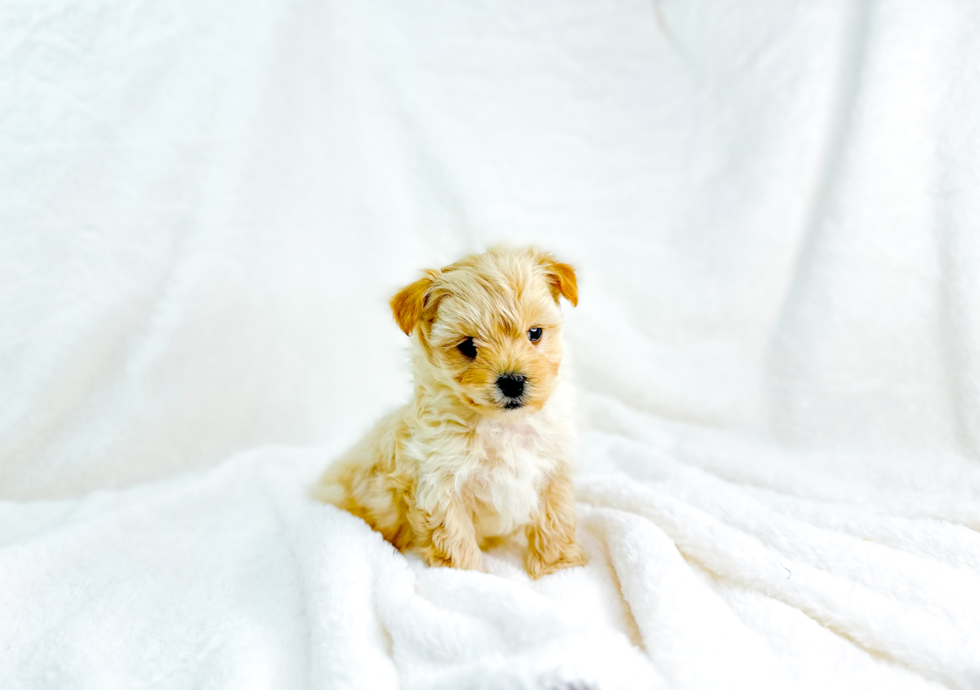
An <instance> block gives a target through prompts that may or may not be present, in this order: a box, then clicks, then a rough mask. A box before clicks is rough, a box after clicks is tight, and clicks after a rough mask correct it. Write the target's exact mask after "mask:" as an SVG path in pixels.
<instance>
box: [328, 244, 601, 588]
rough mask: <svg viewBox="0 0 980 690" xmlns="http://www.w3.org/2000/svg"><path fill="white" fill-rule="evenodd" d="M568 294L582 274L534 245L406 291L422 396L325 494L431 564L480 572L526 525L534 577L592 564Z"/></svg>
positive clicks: (404, 320)
mask: <svg viewBox="0 0 980 690" xmlns="http://www.w3.org/2000/svg"><path fill="white" fill-rule="evenodd" d="M559 297H564V298H565V299H567V300H568V301H569V302H571V303H572V304H573V305H574V304H576V303H577V302H578V288H577V286H576V282H575V272H574V270H573V269H572V267H571V266H568V265H567V264H562V263H558V262H557V261H555V260H554V259H553V258H552V257H551V256H550V255H548V254H545V253H543V252H541V251H538V250H537V249H533V248H529V249H493V250H490V251H489V252H486V253H484V254H476V255H473V256H468V257H466V258H465V259H462V260H461V261H458V262H457V263H454V264H452V265H450V266H446V267H445V268H443V269H442V270H438V271H436V270H430V271H426V276H425V277H424V278H422V279H421V280H419V281H418V282H415V283H412V284H411V285H409V286H408V287H406V288H405V289H404V290H402V291H401V292H399V293H398V294H397V295H395V297H394V298H393V299H392V300H391V308H392V310H393V311H394V314H395V320H396V321H397V322H398V325H399V326H401V328H402V330H403V331H405V333H406V334H408V335H409V336H410V337H411V357H412V364H413V365H414V369H415V395H414V398H413V399H412V401H411V402H410V403H408V404H407V405H405V406H404V407H402V408H401V409H399V410H397V411H396V412H394V413H393V414H391V415H389V416H387V417H386V418H384V419H382V420H381V422H380V423H379V424H378V425H377V426H376V427H375V428H374V430H373V431H372V432H371V433H370V434H368V436H367V437H366V438H364V439H363V440H362V441H361V442H360V443H359V444H358V445H357V446H355V447H354V448H353V449H351V451H349V452H348V454H347V455H346V456H344V457H343V458H341V459H340V460H338V461H337V462H336V463H334V464H333V465H331V466H330V467H329V468H328V470H327V472H326V474H325V475H324V476H323V478H322V479H321V481H320V483H319V485H318V486H317V487H316V490H315V495H316V496H317V497H318V498H320V499H321V500H324V501H327V502H329V503H333V504H335V505H337V506H339V507H341V508H343V509H345V510H348V511H350V512H351V513H353V514H354V515H357V516H358V517H361V518H363V519H364V520H365V521H366V522H367V523H368V524H369V525H371V527H373V528H374V529H376V530H377V531H379V532H381V534H383V535H384V537H385V539H387V540H388V541H390V542H391V543H392V544H394V545H395V547H397V548H398V549H401V550H406V549H410V548H415V549H417V550H418V551H419V552H420V553H421V555H422V556H423V557H424V558H425V560H426V561H427V562H428V563H429V564H431V565H442V566H450V567H455V568H470V569H479V568H480V567H481V564H482V556H481V554H480V548H481V547H482V546H486V545H488V544H490V543H493V542H494V541H496V540H498V539H500V538H503V537H506V536H508V535H510V534H512V533H514V532H515V531H516V530H518V529H519V528H521V527H525V531H526V533H527V541H528V553H527V558H526V561H525V567H526V568H527V572H528V574H529V575H530V576H531V577H533V578H538V577H541V576H542V575H546V574H548V573H550V572H553V571H555V570H558V569H559V568H567V567H571V566H576V565H582V564H584V563H585V562H586V557H585V554H584V552H583V551H582V549H581V547H580V546H579V545H578V544H577V543H576V542H575V505H574V497H573V494H572V482H571V466H570V453H571V445H572V442H573V438H574V436H573V429H572V411H571V406H570V402H571V401H570V400H569V393H570V391H569V390H568V385H569V384H568V383H567V382H566V381H564V380H563V377H562V370H561V366H560V365H561V359H562V342H561V324H562V316H561V309H560V307H559V304H558V299H559Z"/></svg>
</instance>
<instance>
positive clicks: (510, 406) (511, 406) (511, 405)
mask: <svg viewBox="0 0 980 690" xmlns="http://www.w3.org/2000/svg"><path fill="white" fill-rule="evenodd" d="M522 407H524V401H523V400H510V401H508V402H506V403H504V409H505V410H517V409H520V408H522Z"/></svg>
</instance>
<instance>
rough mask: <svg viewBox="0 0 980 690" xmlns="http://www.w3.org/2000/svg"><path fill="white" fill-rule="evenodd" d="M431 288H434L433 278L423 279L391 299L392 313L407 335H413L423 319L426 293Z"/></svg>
mask: <svg viewBox="0 0 980 690" xmlns="http://www.w3.org/2000/svg"><path fill="white" fill-rule="evenodd" d="M430 287H432V278H429V277H426V278H422V279H421V280H417V281H415V282H414V283H412V284H411V285H409V286H408V287H405V288H403V289H402V290H401V292H399V293H398V294H397V295H395V296H394V297H392V298H391V311H392V312H393V313H394V315H395V321H397V322H398V327H399V328H401V329H402V330H403V331H405V335H411V334H412V331H413V330H415V327H416V326H417V325H418V323H419V321H420V320H421V319H422V310H423V309H425V297H426V292H427V291H428V289H429V288H430Z"/></svg>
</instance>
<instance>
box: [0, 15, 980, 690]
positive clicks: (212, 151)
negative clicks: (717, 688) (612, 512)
mask: <svg viewBox="0 0 980 690" xmlns="http://www.w3.org/2000/svg"><path fill="white" fill-rule="evenodd" d="M978 31H980V10H978V8H977V7H976V6H975V4H974V3H972V2H970V1H969V0H962V1H961V2H956V1H955V0H901V1H894V2H871V1H868V2H854V1H853V0H826V1H824V2H818V3H814V2H805V1H802V0H800V1H799V2H786V1H785V0H741V1H738V0H710V1H708V0H685V1H680V0H643V1H641V0H575V1H574V2H570V1H569V0H542V1H540V2H535V3H529V2H522V1H520V0H507V1H505V2H500V1H494V2H490V1H483V0H478V1H472V2H454V1H451V0H426V1H425V2H415V3H403V2H395V1H394V0H370V1H364V2H361V1H357V2H319V1H313V0H249V1H248V2H240V3H236V4H234V6H233V7H232V6H230V5H229V4H228V3H225V2H218V1H217V0H175V1H172V2H163V3H152V2H141V1H137V2H122V1H119V0H92V1H91V2H87V3H77V2H73V1H72V0H40V1H39V0H7V1H6V2H5V3H4V6H3V8H2V9H0V498H4V499H8V500H23V499H67V498H76V497H81V496H84V495H86V494H88V493H89V492H91V491H93V490H96V489H115V488H119V487H126V486H131V485H134V484H139V483H143V482H147V481H149V480H156V479H161V478H167V477H175V476H181V475H180V473H181V472H184V471H187V470H192V469H196V468H204V467H208V466H215V465H217V464H218V463H221V462H222V461H224V460H225V459H226V458H228V457H229V456H230V455H231V454H232V453H234V452H236V451H240V450H246V449H251V448H258V447H262V446H265V445H267V444H279V445H289V446H294V447H301V448H306V449H320V450H313V451H312V455H311V459H310V460H309V465H308V466H309V467H313V466H320V465H325V464H326V462H328V461H329V459H330V457H331V456H332V455H333V454H335V453H336V452H337V450H338V449H340V448H342V447H343V446H344V445H346V444H347V443H349V442H350V441H352V440H353V439H354V438H355V437H356V436H357V435H358V434H359V433H361V431H363V429H364V428H365V427H366V426H367V425H368V424H370V423H371V421H372V420H374V419H375V418H376V417H377V416H378V415H379V414H380V413H382V412H383V411H384V410H386V409H388V408H390V407H391V406H393V405H395V404H398V403H400V402H402V401H403V400H404V399H405V398H406V396H407V394H408V391H409V374H408V371H407V369H406V363H405V361H404V360H405V356H404V344H405V338H404V336H403V334H401V332H400V331H399V330H398V328H397V327H396V325H395V324H394V322H393V320H392V319H391V316H390V313H389V311H388V308H387V299H388V297H390V295H391V294H393V292H394V291H395V290H397V289H398V288H399V287H401V286H402V285H403V284H406V283H408V282H410V281H412V280H414V279H415V278H416V277H417V275H418V272H419V270H420V269H422V268H426V267H437V266H441V265H443V264H445V263H448V262H451V261H453V260H455V259H456V258H458V257H459V256H461V255H462V254H465V253H468V252H471V251H476V250H480V249H482V248H484V247H486V246H488V245H491V244H495V243H498V242H507V243H511V244H527V243H534V244H538V245H540V246H541V247H543V248H545V249H548V250H551V251H553V252H555V253H556V254H557V255H558V256H559V257H560V258H562V259H563V260H567V261H569V262H570V263H573V264H574V265H575V266H576V267H577V268H578V270H579V276H580V295H581V303H580V306H579V307H578V308H577V309H575V310H572V309H567V310H566V331H567V338H568V341H569V349H570V350H571V352H572V353H573V355H574V360H575V369H576V372H577V380H578V382H579V388H580V391H581V393H582V395H581V397H582V428H583V430H584V431H585V434H584V437H583V438H584V444H585V445H584V451H583V458H582V465H583V470H584V471H585V473H586V474H587V475H596V476H602V475H604V474H606V475H608V474H609V473H610V472H612V473H613V474H616V473H620V474H622V473H623V472H626V473H627V474H631V476H633V477H640V476H642V475H643V473H644V472H646V471H648V470H649V467H650V466H652V465H650V464H644V463H640V464H639V465H637V466H636V467H632V469H624V467H626V466H627V465H629V463H628V462H626V461H622V460H620V461H614V460H612V459H610V457H611V456H610V455H609V454H607V453H605V452H601V449H602V448H604V447H605V446H603V444H604V443H605V441H603V440H602V439H606V438H608V437H616V436H619V437H623V438H626V437H629V438H632V439H633V440H634V441H636V442H637V443H640V444H641V445H642V447H643V448H645V449H646V451H649V452H656V453H663V454H665V457H669V458H670V462H679V463H680V465H678V466H677V467H681V468H683V467H695V466H696V467H699V468H701V469H702V470H703V471H705V472H708V473H709V474H712V475H713V476H717V477H721V478H723V479H724V480H725V481H729V482H734V483H735V484H740V485H744V486H745V487H746V490H747V491H749V492H750V493H751V492H752V491H755V490H756V488H759V487H761V488H759V489H758V490H772V491H777V492H780V491H781V492H785V493H788V494H793V495H795V496H803V497H809V498H812V499H814V500H827V501H831V502H832V503H833V502H836V503H839V504H841V506H843V505H844V504H850V505H851V507H852V508H853V509H855V510H858V509H860V510H864V509H865V508H868V507H869V506H870V508H868V509H869V510H871V511H872V512H875V511H885V512H887V511H889V510H891V511H892V512H893V514H894V515H904V516H921V517H923V519H926V518H927V519H928V520H930V521H933V522H930V523H929V524H930V525H933V526H935V528H936V530H938V532H936V533H933V534H932V537H930V539H932V540H933V541H935V542H936V543H939V542H942V543H943V544H946V547H948V550H947V551H943V552H942V554H941V555H940V556H937V558H939V559H940V560H944V559H945V560H944V562H949V563H959V564H960V565H962V564H963V563H967V564H970V563H973V566H971V567H973V568H974V569H973V570H969V577H970V578H973V579H970V580H969V582H975V581H976V580H977V578H978V577H980V576H978V574H977V570H976V569H975V568H977V567H980V545H978V543H977V541H976V537H975V531H974V530H976V529H978V528H980V507H978V506H980V470H978V467H977V454H978V452H980V398H978V394H980V375H978V369H977V366H978V365H977V362H978V355H977V353H978V352H980V308H978V307H980V305H978V299H977V297H978V289H980V271H978V262H980V191H978V190H980V186H978V184H980V108H978V107H977V104H978V103H980V43H978V42H977V40H976V36H977V32H978ZM590 434H592V435H590ZM624 462H625V463H626V464H624ZM652 462H653V461H650V463H652ZM671 466H672V467H674V466H673V465H671ZM222 467H224V466H222ZM644 468H646V469H644ZM675 469H676V467H675ZM221 471H222V472H224V471H225V470H221ZM671 471H673V470H671ZM678 471H681V470H678ZM684 471H686V470H684ZM209 476H210V475H209ZM188 481H191V480H188ZM702 489H703V487H702ZM590 491H592V493H591V494H590V493H589V492H590ZM704 491H707V489H704ZM695 493H697V491H695ZM707 493H708V494H710V491H708V492H707ZM600 494H602V492H601V491H599V489H596V488H595V487H592V488H591V489H590V488H589V487H585V488H584V489H583V495H584V496H586V497H588V496H591V498H590V499H588V502H590V504H592V505H599V504H601V503H602V501H603V500H605V499H602V495H605V494H602V495H600ZM757 498H758V497H757ZM770 498H771V500H772V501H774V502H776V501H778V500H781V499H777V498H775V497H770ZM107 500H108V499H107ZM113 500H115V499H113ZM120 500H121V499H120ZM127 500H129V499H127ZM692 500H693V499H692ZM760 500H761V499H760ZM34 505H35V504H23V505H19V504H17V503H14V502H9V503H6V504H4V506H5V507H4V510H6V511H9V513H8V515H11V516H14V517H17V518H18V519H23V520H24V522H22V523H19V524H20V525H21V526H20V527H16V528H11V529H13V532H12V534H22V533H27V532H34V531H35V530H37V529H38V526H37V524H34V523H33V522H31V519H30V518H28V517H25V516H27V515H28V512H25V511H29V510H33V508H31V506H34ZM41 505H42V504H36V506H41ZM45 505H47V504H45ZM51 505H57V506H61V507H60V508H58V510H63V509H64V510H68V509H69V508H70V506H76V507H77V505H80V504H74V503H59V504H51ZM797 508H798V510H797ZM797 508H794V509H793V510H796V511H797V517H800V515H802V513H803V512H806V510H804V509H803V508H799V507H798V506H797ZM38 509H39V510H40V508H38ZM72 509H73V510H74V508H72ZM850 509H851V508H847V509H845V508H844V507H841V508H840V510H841V511H843V512H846V511H847V510H850ZM787 510H788V508H787ZM807 510H809V508H808V509H807ZM814 510H816V509H815V508H814ZM801 511H802V512H801ZM83 512H84V511H83ZM817 512H820V511H817ZM811 513H812V514H810V513H808V514H810V519H811V520H817V518H815V517H813V515H815V514H816V513H813V511H811ZM58 514H59V515H60V514H61V513H58ZM821 514H822V515H823V516H824V517H823V518H821V520H823V523H822V524H823V526H824V527H827V526H828V525H829V524H830V522H833V521H834V520H836V519H837V517H835V516H839V515H840V514H843V513H838V512H835V511H834V510H829V511H828V512H826V513H821ZM51 519H54V518H51ZM725 519H726V520H729V521H730V520H731V519H732V518H731V517H730V516H729V517H728V518H725ZM849 519H850V518H849ZM853 519H854V521H855V522H854V524H857V525H864V524H867V523H865V522H862V520H863V518H858V517H854V518H853ZM896 519H897V518H896ZM939 519H942V520H946V521H948V523H947V522H944V523H942V524H939V523H937V522H935V521H936V520H939ZM15 522H16V520H14V519H13V518H10V522H9V523H8V525H13V524H14V523H15ZM682 522H684V521H683V520H682ZM28 523H30V525H29V526H25V525H28ZM38 524H39V523H38ZM889 524H891V523H889ZM937 525H938V526H937ZM660 527H661V528H663V529H667V528H666V527H664V526H663V524H661V525H660ZM893 527H894V526H893ZM907 527H908V529H909V530H912V531H914V529H920V528H921V525H919V526H907ZM954 527H955V529H954ZM968 527H972V530H971V529H967V528H968ZM854 529H855V530H857V529H858V528H854ZM862 529H863V528H862ZM882 529H884V528H882ZM889 529H892V528H889ZM904 529H905V528H904V527H903V528H897V527H895V528H894V529H893V531H894V530H898V532H902V533H905V532H903V530H904ZM858 531H860V530H858ZM885 531H886V532H887V531H888V530H885ZM940 532H941V533H942V534H943V535H946V536H948V540H947V541H943V540H944V539H946V537H940V536H938V535H939V533H940ZM668 533H669V534H670V536H671V538H672V539H674V541H675V542H677V543H678V544H679V543H680V542H682V541H683V539H682V538H681V537H680V536H678V535H676V534H673V533H670V532H669V530H668ZM883 533H884V532H883ZM911 533H912V532H908V534H911ZM862 534H863V533H862ZM949 535H952V536H949ZM690 538H691V539H694V541H695V542H697V539H695V538H694V537H690ZM795 538H796V539H798V540H802V541H807V540H808V539H809V537H806V536H802V535H800V534H797V535H796V537H795ZM896 538H897V537H896ZM678 540H680V541H678ZM950 540H951V541H950ZM914 542H915V539H912V538H911V537H910V541H909V542H908V543H905V542H903V544H905V546H904V547H902V548H909V549H913V550H914V548H915V547H914V546H912V545H910V544H913V543H914ZM692 543H693V542H692ZM794 543H795V542H794ZM946 547H943V548H946ZM372 548H374V547H372ZM379 548H380V546H379ZM678 548H681V551H682V552H683V553H684V554H685V557H686V558H689V559H694V560H698V559H697V558H696V557H695V555H693V554H694V550H692V549H693V547H691V549H688V550H685V549H684V548H683V547H680V546H679V547H678ZM896 548H897V547H896ZM936 548H939V547H936ZM964 549H966V551H964ZM971 549H972V550H971ZM695 550H696V549H695ZM11 558H13V556H11ZM705 558H706V559H707V560H705V561H703V562H707V561H709V560H710V559H708V558H707V557H705ZM886 560H887V559H886ZM893 565H894V564H893ZM732 567H733V568H735V570H736V571H739V572H744V569H743V570H742V571H740V570H739V569H740V568H742V566H732ZM896 567H897V566H896ZM957 567H959V566H957ZM708 570H709V571H711V572H713V573H715V575H716V576H720V575H719V573H721V572H722V571H724V568H723V567H722V566H721V565H718V566H717V567H713V568H708ZM780 572H781V571H780ZM619 575H620V579H622V578H623V575H622V573H620V574H619ZM733 577H734V575H733ZM923 577H925V579H924V580H923V582H933V581H938V580H936V578H939V577H940V576H936V575H929V576H928V577H926V576H923ZM964 577H966V575H964ZM930 578H933V579H932V580H930ZM947 584H948V583H947ZM967 589H969V588H968V587H967ZM34 595H35V596H41V594H40V593H38V592H35V594H34ZM624 596H625V595H624ZM976 596H977V597H980V595H976ZM777 598H778V597H777ZM784 601H785V599H784ZM631 605H633V606H635V602H633V603H631ZM791 605H798V604H791ZM950 605H951V606H952V604H950ZM800 607H801V608H804V610H807V609H806V607H805V606H802V605H800ZM818 608H819V607H818ZM842 610H849V605H842ZM633 614H634V616H636V615H637V614H636V611H634V612H633ZM658 615H659V614H658ZM808 615H809V616H811V617H813V618H816V619H818V620H821V622H822V623H823V624H825V625H829V626H830V627H835V626H837V627H836V628H835V629H840V628H841V627H843V628H844V629H845V630H846V631H847V634H848V635H850V636H851V638H852V639H858V640H861V639H863V638H862V637H861V635H860V634H857V633H854V632H853V631H852V630H849V629H848V628H847V625H844V624H841V623H840V622H839V621H837V622H828V620H824V619H822V618H821V616H820V615H819V614H818V613H814V611H812V610H808ZM951 615H952V614H951ZM969 615H970V616H972V615H973V614H972V613H970V614H969ZM900 618H901V617H900ZM902 620H906V619H902ZM907 620H912V619H911V618H908V619H907ZM637 622H638V624H639V625H640V627H641V628H642V627H643V625H642V623H641V622H640V621H639V620H638V621H637ZM961 623H962V625H965V626H966V627H967V628H968V629H969V630H970V631H971V632H970V633H969V634H970V635H973V634H975V633H976V632H977V631H978V630H980V625H977V621H976V620H974V619H973V618H970V619H969V621H968V622H963V621H961V622H960V623H958V625H959V624H961ZM25 625H26V624H25ZM974 625H977V627H976V629H974V627H972V626H974ZM614 627H615V626H614ZM871 627H875V626H874V625H872V626H871ZM913 627H914V626H913ZM908 634H909V636H910V637H909V638H908V640H906V643H907V645H906V647H903V648H902V649H906V648H914V647H915V644H916V636H915V633H914V631H913V630H912V629H911V628H910V630H909V632H908ZM954 637H955V636H954ZM967 637H969V636H967ZM964 639H966V638H964ZM969 639H973V638H969ZM978 639H980V638H978ZM634 642H635V640H634ZM903 644H905V643H903ZM964 644H965V643H964ZM909 645H911V647H909ZM867 647H868V648H869V649H873V650H876V651H875V654H881V653H885V654H886V656H887V655H891V656H890V657H889V658H898V659H902V658H903V656H902V654H903V652H901V651H896V650H895V649H891V648H887V649H885V651H884V652H882V649H881V645H880V644H877V643H875V644H868V645H867ZM886 647H887V645H886ZM919 651H920V652H921V650H919ZM917 653H918V652H917ZM930 653H931V652H921V654H920V655H919V657H916V658H922V655H923V654H924V655H925V658H927V659H928V658H932V659H933V660H932V661H929V662H928V663H926V664H925V666H926V667H928V670H927V671H923V670H922V668H921V667H920V666H921V665H920V666H915V665H914V664H913V667H914V668H916V669H917V671H916V672H917V673H922V674H924V675H923V677H924V678H929V679H932V680H935V679H937V678H939V679H941V680H944V682H948V683H950V684H952V685H954V686H959V687H967V686H969V683H971V682H973V680H975V679H976V678H977V677H978V676H977V675H976V674H977V673H978V671H977V669H976V668H975V667H973V666H972V665H971V664H970V663H969V662H968V661H963V659H966V658H967V657H963V659H961V660H960V661H959V662H957V661H955V660H951V659H952V657H950V658H946V659H940V660H938V661H937V660H936V659H937V658H938V657H929V654H930ZM28 656H29V655H28ZM872 656H874V655H872ZM940 656H941V655H940ZM25 658H26V657H25ZM787 658H792V659H795V658H796V657H794V656H793V654H789V656H788V657H787ZM814 658H815V659H816V660H817V661H815V662H814V665H815V667H816V666H820V665H821V664H822V663H823V661H824V658H823V657H820V656H819V654H818V655H817V656H815V657H814ZM869 658H870V657H869ZM654 662H655V663H654V665H655V666H656V665H657V663H656V659H654ZM793 663H795V662H793ZM793 663H790V662H787V664H789V666H790V667H792V666H793ZM862 663H863V662H862ZM874 663H878V662H874ZM957 663H959V664H960V665H959V666H957V665H956V664H957ZM794 668H801V667H799V666H797V667H794ZM658 669H659V672H661V673H663V669H662V668H661V667H659V666H658ZM950 669H953V670H950ZM403 672H404V669H403V668H400V670H399V673H402V674H403ZM957 673H958V674H960V675H956V674H957ZM944 674H945V675H944ZM950 674H952V675H950ZM424 677H425V678H426V679H427V680H426V682H428V681H430V680H431V678H429V677H427V676H424ZM665 677H666V678H667V680H668V681H670V682H672V683H675V684H676V683H677V682H679V681H678V680H677V679H678V678H679V676H676V677H672V676H671V675H670V673H667V674H666V676H665ZM855 677H857V676H855ZM916 677H918V676H916ZM402 679H403V682H408V681H405V676H404V675H402ZM964 679H965V680H964ZM702 680H703V679H702ZM932 680H929V681H928V682H932ZM923 682H925V681H923ZM964 683H965V685H964ZM409 684H411V683H409ZM218 685H220V683H218ZM424 685H425V684H424V683H423V684H422V686H424ZM680 686H683V682H680V684H679V685H678V687H680ZM695 686H696V685H695ZM702 687H703V686H702ZM915 687H919V686H918V685H916V686H915Z"/></svg>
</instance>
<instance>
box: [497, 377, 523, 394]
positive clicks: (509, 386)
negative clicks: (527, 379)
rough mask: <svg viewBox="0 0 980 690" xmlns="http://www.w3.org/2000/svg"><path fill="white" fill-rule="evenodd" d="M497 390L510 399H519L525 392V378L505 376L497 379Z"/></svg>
mask: <svg viewBox="0 0 980 690" xmlns="http://www.w3.org/2000/svg"><path fill="white" fill-rule="evenodd" d="M497 388H499V389H500V392H501V393H503V394H504V395H506V396H507V397H508V398H519V397H521V393H523V392H524V377H523V376H521V375H519V374H503V375H501V376H498V377H497Z"/></svg>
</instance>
